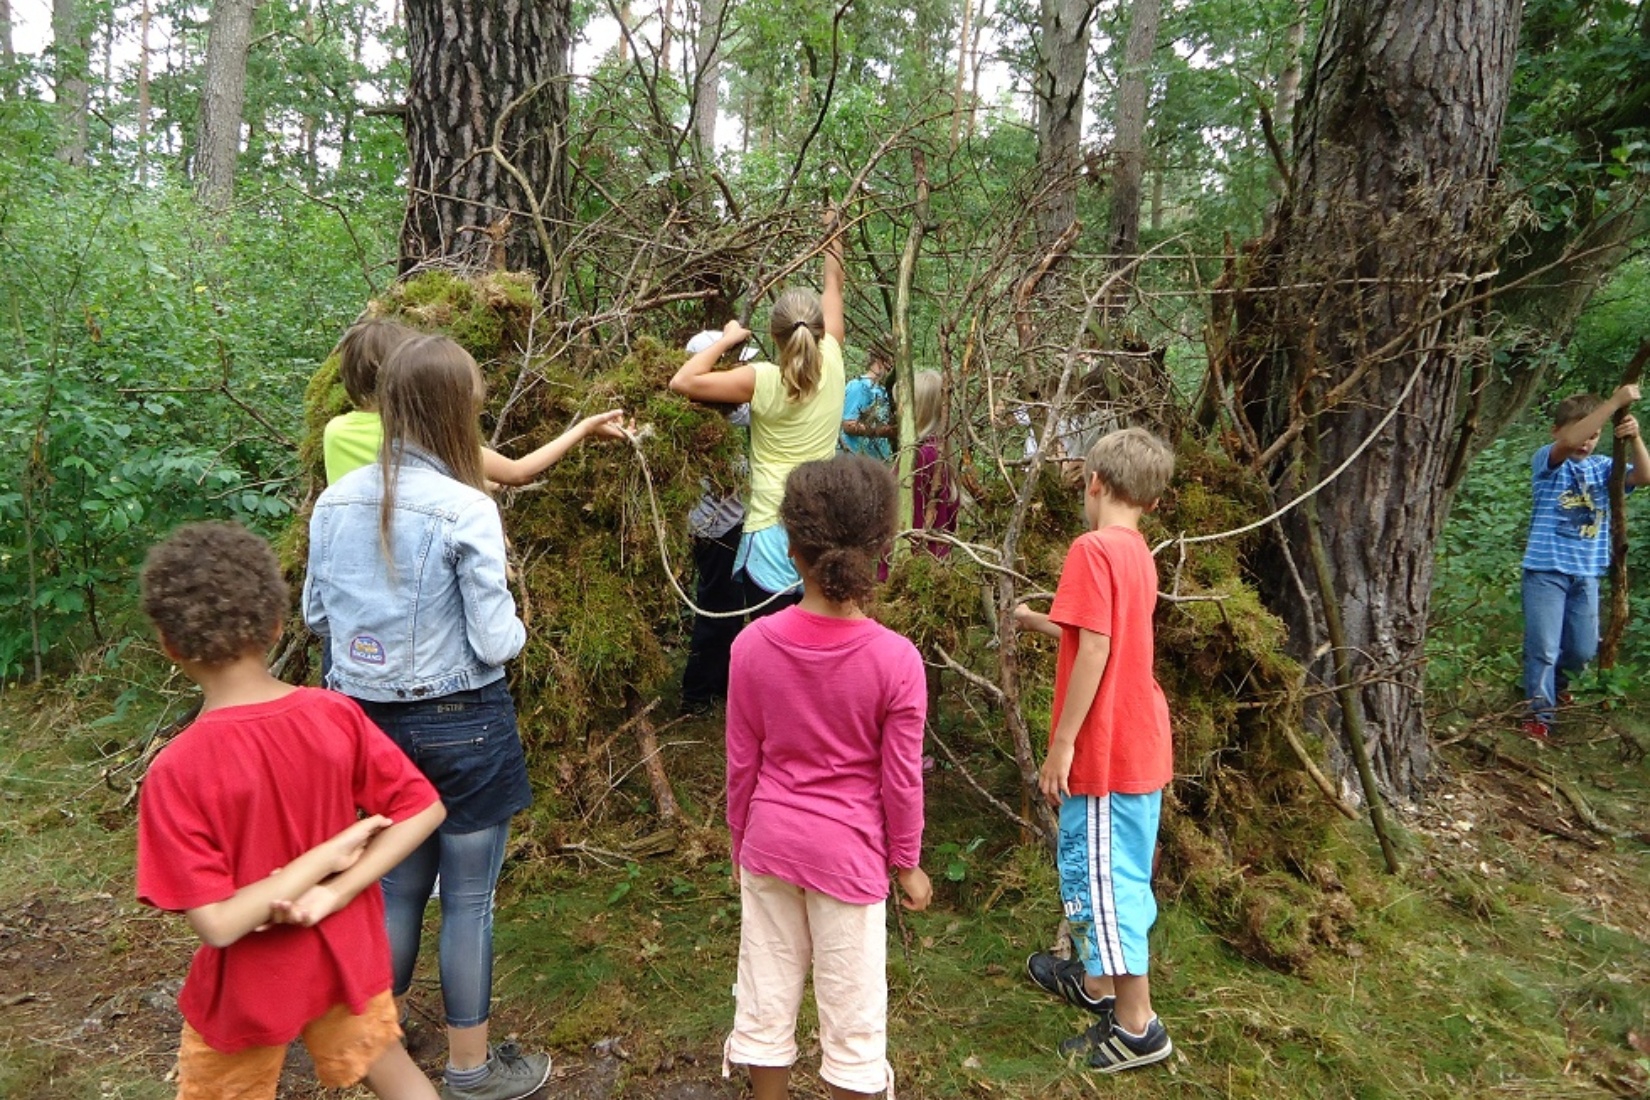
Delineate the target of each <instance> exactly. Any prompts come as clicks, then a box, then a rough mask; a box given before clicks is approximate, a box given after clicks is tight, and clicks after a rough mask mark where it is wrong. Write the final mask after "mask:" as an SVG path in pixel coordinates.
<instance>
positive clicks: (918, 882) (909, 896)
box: [897, 867, 934, 913]
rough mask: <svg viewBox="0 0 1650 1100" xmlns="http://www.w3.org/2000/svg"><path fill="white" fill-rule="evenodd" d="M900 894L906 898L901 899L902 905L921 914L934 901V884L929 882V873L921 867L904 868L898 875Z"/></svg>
mask: <svg viewBox="0 0 1650 1100" xmlns="http://www.w3.org/2000/svg"><path fill="white" fill-rule="evenodd" d="M897 877H898V879H899V888H900V892H901V893H902V894H904V895H905V896H904V897H902V898H900V899H899V903H900V905H902V906H904V907H905V908H907V909H909V910H911V912H913V913H920V912H922V911H923V910H924V909H927V908H928V903H929V902H931V901H933V900H934V884H933V883H932V882H930V881H928V872H926V871H924V870H923V869H922V868H921V867H903V868H901V869H900V870H899V872H898V873H897Z"/></svg>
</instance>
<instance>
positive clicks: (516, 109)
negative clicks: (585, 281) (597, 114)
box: [401, 0, 572, 278]
mask: <svg viewBox="0 0 1650 1100" xmlns="http://www.w3.org/2000/svg"><path fill="white" fill-rule="evenodd" d="M406 13H407V60H408V62H409V64H410V67H411V76H410V80H409V83H408V88H407V116H406V117H407V149H408V154H409V156H410V157H411V166H410V170H409V178H408V184H407V215H406V219H405V220H404V221H403V223H402V227H401V270H402V271H403V272H406V271H409V270H411V269H412V268H414V267H416V266H417V265H419V264H420V263H424V262H427V261H430V260H435V259H447V260H457V261H459V262H463V263H468V264H471V265H473V266H478V267H493V266H497V265H498V264H499V263H502V264H503V265H504V266H506V267H508V268H510V269H512V270H524V271H533V272H535V273H537V274H538V275H539V276H540V277H541V278H549V277H550V276H551V274H552V272H553V270H554V268H555V266H556V262H557V259H558V256H559V252H560V247H561V242H562V240H563V239H564V237H565V233H566V226H567V166H566V145H567V136H566V135H567V95H568V88H567V76H568V60H569V51H570V48H571V43H572V30H571V10H570V2H569V0H551V2H549V3H534V2H532V0H485V2H484V0H453V2H443V0H407V5H406ZM495 139H496V140H495Z"/></svg>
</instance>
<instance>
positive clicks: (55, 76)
mask: <svg viewBox="0 0 1650 1100" xmlns="http://www.w3.org/2000/svg"><path fill="white" fill-rule="evenodd" d="M91 51H92V47H91V40H90V36H89V35H88V34H87V33H86V25H85V15H84V13H83V12H82V11H81V10H80V8H79V5H77V4H76V3H75V0H52V94H53V96H54V97H55V99H56V100H57V114H58V125H59V131H60V136H59V138H58V146H57V155H58V156H59V157H60V158H62V159H63V160H65V161H67V162H68V163H70V164H85V163H86V144H87V140H88V128H87V107H88V104H87V96H88V94H89V87H88V85H87V81H86V70H87V66H88V65H89V64H90V58H91Z"/></svg>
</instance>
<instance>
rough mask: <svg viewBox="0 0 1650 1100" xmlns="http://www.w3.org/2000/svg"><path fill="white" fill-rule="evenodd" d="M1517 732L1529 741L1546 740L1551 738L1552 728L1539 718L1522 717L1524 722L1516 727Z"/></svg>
mask: <svg viewBox="0 0 1650 1100" xmlns="http://www.w3.org/2000/svg"><path fill="white" fill-rule="evenodd" d="M1518 732H1519V733H1522V734H1523V735H1524V736H1525V737H1528V738H1529V739H1530V740H1531V741H1548V740H1551V738H1552V730H1550V729H1548V728H1547V723H1545V722H1543V721H1542V720H1541V719H1539V718H1526V719H1524V724H1523V725H1521V726H1519V727H1518Z"/></svg>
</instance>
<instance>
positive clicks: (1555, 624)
mask: <svg viewBox="0 0 1650 1100" xmlns="http://www.w3.org/2000/svg"><path fill="white" fill-rule="evenodd" d="M1638 397H1639V388H1638V387H1637V386H1622V387H1620V388H1619V389H1617V390H1616V392H1615V393H1613V394H1611V395H1610V397H1609V398H1608V399H1606V400H1600V399H1599V398H1598V397H1597V396H1596V395H1594V394H1590V393H1582V394H1576V395H1575V396H1573V397H1567V398H1565V399H1564V400H1563V401H1561V402H1559V405H1558V408H1557V409H1555V410H1554V411H1553V441H1552V442H1551V443H1549V444H1547V445H1546V446H1544V447H1542V448H1541V449H1540V450H1538V451H1536V452H1535V454H1534V456H1532V458H1531V460H1530V484H1531V488H1532V489H1533V492H1534V497H1535V507H1534V510H1533V511H1532V513H1531V517H1530V537H1529V543H1528V546H1527V548H1526V549H1525V551H1524V593H1523V594H1524V697H1525V698H1526V699H1528V700H1529V707H1530V711H1529V716H1528V717H1527V718H1525V720H1524V725H1523V731H1524V733H1525V735H1526V736H1528V737H1531V738H1533V739H1535V740H1537V741H1545V740H1547V737H1548V735H1549V733H1550V732H1551V730H1552V726H1553V720H1554V716H1555V711H1556V707H1557V704H1558V703H1560V702H1566V703H1567V702H1569V681H1570V676H1571V675H1572V674H1573V673H1576V672H1579V671H1580V670H1581V669H1582V667H1583V666H1585V665H1586V664H1587V662H1588V661H1590V660H1592V659H1593V656H1594V655H1595V654H1596V653H1597V652H1598V579H1599V578H1600V577H1602V576H1603V575H1604V574H1605V573H1607V572H1608V571H1609V569H1610V494H1609V485H1610V471H1611V468H1612V467H1613V466H1614V460H1613V459H1611V458H1609V457H1607V456H1605V455H1597V454H1594V453H1593V450H1594V449H1595V448H1596V447H1597V446H1598V440H1599V435H1600V433H1601V432H1602V431H1603V429H1604V424H1605V422H1606V421H1608V420H1610V419H1611V418H1612V417H1615V416H1616V415H1617V414H1618V413H1622V414H1624V415H1622V417H1621V420H1620V421H1619V422H1618V423H1617V424H1616V426H1615V435H1616V438H1617V439H1626V440H1631V441H1632V447H1633V459H1632V463H1631V464H1630V465H1629V466H1628V469H1627V487H1628V488H1630V489H1631V488H1634V487H1636V486H1639V485H1644V484H1650V452H1647V451H1646V450H1645V446H1644V440H1643V438H1642V437H1640V435H1639V425H1638V421H1637V420H1635V419H1634V418H1633V417H1632V416H1630V415H1625V410H1626V409H1627V407H1628V406H1629V405H1631V404H1632V403H1633V402H1634V401H1637V400H1638Z"/></svg>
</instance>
